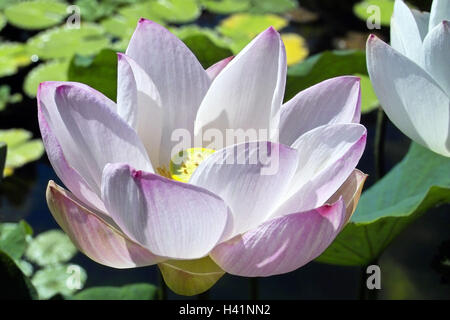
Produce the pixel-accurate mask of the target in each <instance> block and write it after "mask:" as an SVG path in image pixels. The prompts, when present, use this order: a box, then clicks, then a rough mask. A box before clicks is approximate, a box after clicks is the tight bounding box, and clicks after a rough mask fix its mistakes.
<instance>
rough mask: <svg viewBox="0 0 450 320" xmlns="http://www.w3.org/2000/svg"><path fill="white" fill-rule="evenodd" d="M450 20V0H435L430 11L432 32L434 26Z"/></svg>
mask: <svg viewBox="0 0 450 320" xmlns="http://www.w3.org/2000/svg"><path fill="white" fill-rule="evenodd" d="M444 20H447V21H450V1H448V0H433V4H432V5H431V12H430V24H429V28H428V30H429V31H430V32H431V30H433V28H434V27H436V26H437V25H438V24H440V23H441V22H442V21H444Z"/></svg>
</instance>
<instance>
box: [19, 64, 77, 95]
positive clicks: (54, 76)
mask: <svg viewBox="0 0 450 320" xmlns="http://www.w3.org/2000/svg"><path fill="white" fill-rule="evenodd" d="M68 69H69V61H68V60H62V61H60V60H55V61H48V62H45V63H42V64H40V65H38V66H37V67H36V68H34V69H33V70H31V71H30V72H29V73H28V74H27V76H26V78H25V81H24V83H23V91H25V93H26V94H27V96H29V97H30V98H34V97H36V92H37V89H38V87H39V84H40V83H41V82H44V81H66V80H67V70H68Z"/></svg>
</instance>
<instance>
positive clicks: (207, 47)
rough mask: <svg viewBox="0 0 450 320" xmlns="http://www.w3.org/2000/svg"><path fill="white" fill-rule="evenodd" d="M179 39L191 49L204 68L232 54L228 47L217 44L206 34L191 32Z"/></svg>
mask: <svg viewBox="0 0 450 320" xmlns="http://www.w3.org/2000/svg"><path fill="white" fill-rule="evenodd" d="M181 40H183V42H184V43H185V44H186V45H187V46H188V48H189V49H191V51H192V52H193V53H194V54H195V56H196V57H197V59H198V60H199V61H200V63H201V64H202V66H203V67H204V68H208V67H210V66H211V65H213V64H214V63H216V62H218V61H220V60H222V59H225V58H227V57H229V56H232V55H233V52H232V51H231V50H230V49H229V48H227V47H222V46H218V45H217V44H216V43H214V41H213V40H212V39H211V38H210V37H209V36H208V35H207V34H193V35H190V36H187V37H183V38H181Z"/></svg>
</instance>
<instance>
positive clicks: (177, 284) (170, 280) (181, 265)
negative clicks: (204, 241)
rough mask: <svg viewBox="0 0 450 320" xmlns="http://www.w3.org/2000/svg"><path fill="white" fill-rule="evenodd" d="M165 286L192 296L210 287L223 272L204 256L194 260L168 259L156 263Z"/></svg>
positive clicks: (178, 292)
mask: <svg viewBox="0 0 450 320" xmlns="http://www.w3.org/2000/svg"><path fill="white" fill-rule="evenodd" d="M158 267H159V269H160V270H161V273H162V276H163V277H164V281H165V283H166V284H167V286H168V287H169V288H170V289H171V290H172V291H173V292H175V293H177V294H181V295H184V296H193V295H196V294H200V293H202V292H205V291H206V290H208V289H209V288H211V287H212V286H213V285H214V284H215V283H216V282H217V281H218V280H219V279H220V278H221V277H222V276H223V275H224V274H225V272H224V271H223V270H222V269H221V268H220V267H219V266H218V265H217V264H215V263H214V261H213V260H211V258H210V257H205V258H201V259H196V260H170V261H166V262H162V263H159V264H158Z"/></svg>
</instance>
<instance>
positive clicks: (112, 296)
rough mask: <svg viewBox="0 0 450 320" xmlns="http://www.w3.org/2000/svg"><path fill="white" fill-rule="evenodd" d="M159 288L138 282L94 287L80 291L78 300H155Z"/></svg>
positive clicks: (75, 296)
mask: <svg viewBox="0 0 450 320" xmlns="http://www.w3.org/2000/svg"><path fill="white" fill-rule="evenodd" d="M157 292H158V289H157V288H156V287H155V286H154V285H151V284H147V283H136V284H128V285H125V286H122V287H94V288H88V289H85V290H83V291H81V292H78V293H77V294H76V295H74V296H73V299H76V300H153V299H155V298H156V295H157Z"/></svg>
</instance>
